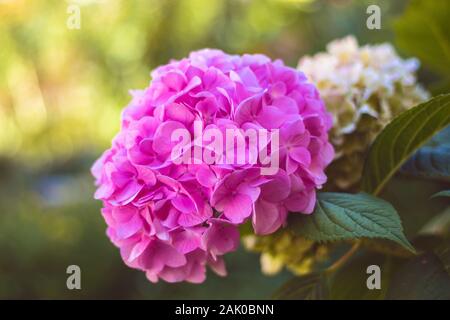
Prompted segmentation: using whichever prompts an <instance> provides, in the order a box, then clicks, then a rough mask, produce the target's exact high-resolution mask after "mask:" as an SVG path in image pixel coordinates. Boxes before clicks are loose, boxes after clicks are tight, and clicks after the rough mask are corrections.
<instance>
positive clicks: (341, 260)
mask: <svg viewBox="0 0 450 320" xmlns="http://www.w3.org/2000/svg"><path fill="white" fill-rule="evenodd" d="M360 246H361V242H360V241H357V242H355V244H353V246H352V247H351V248H350V250H348V251H347V252H346V253H345V254H344V255H343V256H342V257H340V258H339V259H338V260H337V261H335V262H334V263H333V264H332V265H331V266H329V267H328V268H327V269H326V270H325V273H327V274H330V273H334V272H336V271H337V270H338V269H339V268H340V267H342V266H343V265H344V264H345V263H346V262H347V260H348V259H350V258H351V257H352V256H353V255H354V254H355V252H356V251H358V249H359V247H360Z"/></svg>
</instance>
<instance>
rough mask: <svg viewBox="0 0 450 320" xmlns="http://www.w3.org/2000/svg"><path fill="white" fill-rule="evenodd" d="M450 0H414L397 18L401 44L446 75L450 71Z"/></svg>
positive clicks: (395, 24)
mask: <svg viewBox="0 0 450 320" xmlns="http://www.w3.org/2000/svg"><path fill="white" fill-rule="evenodd" d="M448 12H450V2H449V1H429V0H420V1H419V0H414V1H411V3H410V5H409V6H408V7H407V9H406V11H405V13H404V14H403V15H402V16H401V17H400V18H398V19H397V20H396V21H395V22H394V30H395V33H396V40H397V44H398V46H399V47H400V48H401V49H403V50H405V51H406V52H408V53H409V54H411V55H414V56H416V57H417V58H419V59H420V60H421V61H422V62H423V63H424V64H426V65H428V66H430V67H431V68H432V69H433V70H435V71H436V72H438V73H442V74H444V75H447V76H448V75H450V39H449V35H450V24H449V23H448Z"/></svg>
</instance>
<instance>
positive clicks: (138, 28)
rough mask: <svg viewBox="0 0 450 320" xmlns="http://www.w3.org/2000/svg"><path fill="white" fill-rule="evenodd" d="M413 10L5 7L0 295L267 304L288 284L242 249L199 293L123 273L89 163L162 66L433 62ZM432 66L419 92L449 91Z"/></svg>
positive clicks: (275, 3)
mask: <svg viewBox="0 0 450 320" xmlns="http://www.w3.org/2000/svg"><path fill="white" fill-rule="evenodd" d="M427 2H435V1H427ZM436 2H439V0H437V1H436ZM442 2H444V1H442ZM71 4H76V5H78V6H79V7H80V10H81V11H80V12H81V28H80V29H69V28H68V27H67V24H66V22H67V19H68V17H69V16H70V14H69V13H68V12H67V9H68V7H69V6H70V5H71ZM370 4H378V5H379V6H380V8H381V10H382V29H381V30H368V29H367V28H366V19H367V17H368V15H367V14H366V9H367V7H368V6H369V5H370ZM408 5H409V1H406V0H396V1H389V0H386V1H382V0H379V1H375V0H370V1H361V0H359V1H356V0H355V1H351V0H254V1H252V0H228V1H227V0H148V1H144V0H103V1H100V0H98V1H95V0H90V1H89V0H83V1H81V0H79V1H75V0H74V1H61V0H54V1H53V0H48V1H41V0H35V1H32V0H29V1H26V0H0V298H3V299H5V298H6V299H8V298H40V299H42V298H44V299H45V298H69V299H77V298H94V299H99V298H140V299H154V298H169V299H172V298H174V299H175V298H192V299H196V298H210V299H224V298H235V299H240V298H247V299H258V298H269V297H270V295H271V293H272V292H274V291H275V290H276V288H278V287H279V286H280V284H281V283H283V282H284V281H285V280H286V279H287V278H288V277H289V274H288V273H287V272H284V273H281V274H279V275H277V276H275V277H267V276H263V275H262V274H261V272H260V266H259V258H258V256H257V255H255V254H253V253H247V252H244V251H243V250H242V249H240V250H239V251H238V252H236V253H233V254H229V255H227V257H226V260H227V265H228V271H229V276H228V277H226V278H220V277H217V276H215V275H213V274H209V276H208V280H207V281H206V282H205V283H204V284H201V285H191V284H165V283H158V284H156V285H155V284H151V283H149V282H148V281H147V280H146V279H145V276H144V274H143V273H141V272H139V271H135V270H131V269H129V268H127V267H125V265H124V264H123V263H122V261H121V259H120V256H119V252H118V250H117V249H116V248H115V247H113V245H112V244H111V243H110V242H109V240H108V238H107V237H106V235H105V223H104V221H103V219H102V217H101V215H100V212H99V209H100V203H99V202H97V201H94V200H93V198H92V194H93V191H94V186H93V179H92V178H91V176H90V174H89V169H90V166H91V164H92V162H93V161H94V160H95V159H96V158H97V157H98V156H99V155H100V154H101V152H102V151H103V150H104V149H106V148H107V147H109V144H110V141H111V138H112V137H113V135H114V134H115V132H117V130H118V129H119V119H120V112H121V109H122V108H123V107H124V106H125V105H126V104H127V102H128V101H129V99H130V96H129V94H128V90H129V89H136V88H144V87H146V86H147V85H148V83H149V81H150V78H149V73H150V71H151V70H152V69H153V68H154V67H156V66H158V65H160V64H163V63H166V62H168V61H169V60H170V59H172V58H182V57H184V56H186V55H188V53H189V52H190V51H191V50H196V49H200V48H203V47H211V48H220V49H222V50H224V51H226V52H229V53H237V54H241V53H245V52H248V53H256V52H257V53H264V54H267V55H268V56H270V57H271V58H281V59H283V60H284V61H285V62H286V63H287V64H289V65H291V66H296V64H297V61H298V59H299V58H300V57H301V56H302V55H304V54H313V53H315V52H318V51H321V50H324V48H325V45H326V43H328V42H329V41H331V40H333V39H335V38H339V37H343V36H346V35H348V34H354V35H355V36H356V37H357V38H358V40H359V41H360V43H362V44H364V43H377V42H384V41H390V42H393V43H394V44H397V43H399V44H400V45H401V47H400V48H399V51H400V53H401V54H402V55H403V56H405V55H418V56H419V57H420V58H422V57H421V53H422V52H421V51H420V50H414V48H413V49H411V48H410V47H411V43H410V41H408V36H411V34H410V32H408V30H409V28H410V27H411V25H414V24H415V23H411V24H408V23H406V22H405V23H403V22H402V21H403V20H402V19H407V18H408V17H406V18H405V14H404V12H405V10H406V11H407V16H408V15H409V17H410V18H411V17H412V18H411V19H412V20H413V21H414V19H415V18H414V17H415V15H417V14H419V12H420V14H423V11H422V10H419V9H417V8H410V9H406V8H408ZM414 10H415V11H414ZM437 14H441V15H442V14H445V12H444V13H441V12H437ZM447 14H448V12H447ZM394 20H397V23H396V24H393V21H394ZM394 26H395V28H394ZM416 28H418V27H416ZM395 30H396V31H397V32H395ZM402 30H403V31H402ZM405 30H406V32H405ZM402 32H403V34H402ZM405 34H406V35H405ZM399 35H400V36H401V37H402V38H401V39H398V36H399ZM444 35H445V34H444ZM413 36H415V35H414V34H413ZM445 36H447V37H448V34H447V35H445ZM405 39H406V40H405ZM401 49H404V50H401ZM422 50H423V49H422ZM429 50H431V49H429ZM439 54H440V52H438V53H437V57H438V59H439V58H440V56H439ZM444 54H446V53H445V52H444ZM447 58H448V57H447ZM444 65H447V66H448V65H449V64H448V60H447V64H446V63H445V61H444ZM430 66H431V67H430V69H428V67H427V66H425V68H422V69H421V72H420V80H421V81H422V83H424V84H425V85H426V86H427V87H428V88H429V89H430V88H431V89H433V88H435V89H433V90H437V91H439V90H442V88H445V89H447V88H448V87H447V84H448V82H445V81H446V79H448V78H444V79H442V76H441V75H439V74H438V73H439V70H438V73H435V72H434V71H432V70H433V63H430ZM436 69H439V68H436ZM436 69H435V70H436ZM398 183H401V181H400V182H398ZM426 188H428V189H427V190H428V191H429V193H431V192H433V190H434V189H433V188H434V187H430V186H426ZM436 190H439V188H436ZM416 201H421V198H420V196H418V199H417V200H416ZM411 207H414V204H412V206H411ZM409 209H411V208H409ZM409 209H408V210H409ZM71 264H76V265H79V266H80V267H81V270H82V290H78V291H77V290H73V291H70V290H68V289H67V288H66V278H67V275H66V273H65V271H66V268H67V266H68V265H71Z"/></svg>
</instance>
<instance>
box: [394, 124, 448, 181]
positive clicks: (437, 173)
mask: <svg viewBox="0 0 450 320" xmlns="http://www.w3.org/2000/svg"><path fill="white" fill-rule="evenodd" d="M400 172H401V173H403V174H407V175H413V176H418V177H422V178H431V179H437V180H444V181H448V180H450V126H447V127H446V128H445V129H444V130H442V131H440V132H439V133H438V134H436V135H435V136H433V137H432V138H431V139H430V141H429V142H427V144H426V145H424V146H423V147H422V148H420V149H419V150H417V151H416V152H415V153H414V154H413V155H412V156H411V158H410V159H408V161H406V163H405V164H404V165H403V166H402V167H401V169H400Z"/></svg>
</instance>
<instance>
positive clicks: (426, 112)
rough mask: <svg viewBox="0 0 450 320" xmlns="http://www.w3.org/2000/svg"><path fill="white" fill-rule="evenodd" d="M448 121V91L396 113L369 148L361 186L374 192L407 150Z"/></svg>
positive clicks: (380, 186)
mask: <svg viewBox="0 0 450 320" xmlns="http://www.w3.org/2000/svg"><path fill="white" fill-rule="evenodd" d="M449 123H450V94H445V95H440V96H438V97H435V98H432V99H431V100H429V101H427V102H425V103H422V104H420V105H418V106H416V107H414V108H412V109H410V110H408V111H405V112H403V113H402V114H400V115H399V116H398V117H396V118H395V119H394V120H393V121H392V122H391V123H390V124H388V125H387V126H386V128H384V130H383V131H382V132H381V133H380V134H379V135H378V137H377V138H376V139H375V142H374V143H373V144H372V146H371V148H370V150H369V153H368V156H367V158H366V162H365V165H364V170H363V177H362V189H363V190H364V191H366V192H368V193H371V194H378V193H379V192H380V191H381V189H382V188H383V186H384V185H385V183H386V182H387V181H388V180H389V179H390V178H391V177H392V175H393V174H394V173H395V172H396V171H397V170H398V169H399V168H400V166H401V165H402V164H403V163H404V162H405V161H406V160H407V159H408V158H409V157H410V156H411V154H412V153H413V152H415V151H416V150H417V149H418V148H420V147H421V146H422V145H423V144H424V143H425V142H427V141H428V140H429V139H430V138H431V137H432V136H433V135H434V134H435V133H436V132H438V131H440V130H441V129H442V128H444V127H446V126H447V125H448V124H449Z"/></svg>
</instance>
